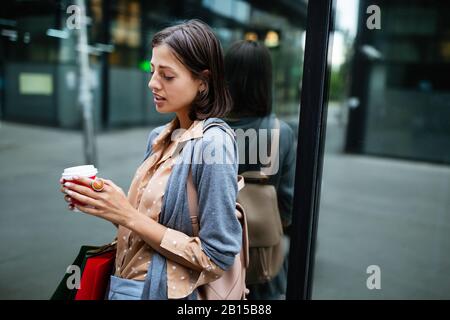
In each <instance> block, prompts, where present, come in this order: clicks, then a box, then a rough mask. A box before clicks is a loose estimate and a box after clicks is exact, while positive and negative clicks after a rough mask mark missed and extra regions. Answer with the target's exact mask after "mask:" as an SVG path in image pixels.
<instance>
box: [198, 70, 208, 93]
mask: <svg viewBox="0 0 450 320" xmlns="http://www.w3.org/2000/svg"><path fill="white" fill-rule="evenodd" d="M201 75H202V83H201V84H200V88H199V89H200V92H203V91H205V90H207V89H208V79H209V75H210V72H209V70H203V71H202V72H201Z"/></svg>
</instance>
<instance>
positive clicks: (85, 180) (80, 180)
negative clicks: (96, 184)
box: [71, 176, 93, 188]
mask: <svg viewBox="0 0 450 320" xmlns="http://www.w3.org/2000/svg"><path fill="white" fill-rule="evenodd" d="M92 180H93V179H91V178H88V177H78V176H73V177H72V179H71V181H76V182H77V183H80V184H82V185H83V186H86V187H89V188H90V187H91V181H92Z"/></svg>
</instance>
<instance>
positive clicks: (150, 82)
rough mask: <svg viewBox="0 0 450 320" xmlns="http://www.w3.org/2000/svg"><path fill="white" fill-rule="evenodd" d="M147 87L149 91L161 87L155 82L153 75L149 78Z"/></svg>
mask: <svg viewBox="0 0 450 320" xmlns="http://www.w3.org/2000/svg"><path fill="white" fill-rule="evenodd" d="M148 87H149V89H150V90H155V89H156V90H159V89H161V85H160V83H159V81H157V80H156V79H155V74H153V75H152V77H151V78H150V81H149V82H148Z"/></svg>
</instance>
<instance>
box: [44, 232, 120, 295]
mask: <svg viewBox="0 0 450 320" xmlns="http://www.w3.org/2000/svg"><path fill="white" fill-rule="evenodd" d="M115 256H116V241H114V242H112V243H109V244H107V245H104V246H82V247H81V248H80V251H79V253H78V255H77V257H76V258H75V260H74V262H73V263H72V266H75V267H78V268H79V270H80V272H81V280H80V287H79V288H69V287H70V286H69V285H68V283H67V280H68V279H69V277H70V276H71V275H72V274H71V273H67V272H66V274H65V275H64V277H63V279H62V280H61V282H60V283H59V285H58V286H57V288H56V290H55V292H54V293H53V295H52V297H51V298H50V299H51V300H103V298H104V297H105V295H106V289H107V286H108V283H109V278H110V275H111V273H112V270H113V267H114V261H115Z"/></svg>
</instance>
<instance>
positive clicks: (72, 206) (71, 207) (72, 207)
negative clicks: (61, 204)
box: [69, 203, 75, 211]
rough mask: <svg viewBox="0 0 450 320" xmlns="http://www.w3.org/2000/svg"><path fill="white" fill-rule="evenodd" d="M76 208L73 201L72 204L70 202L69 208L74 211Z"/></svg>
mask: <svg viewBox="0 0 450 320" xmlns="http://www.w3.org/2000/svg"><path fill="white" fill-rule="evenodd" d="M74 208H75V206H74V205H73V204H72V203H71V204H69V210H70V211H73V209H74Z"/></svg>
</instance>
